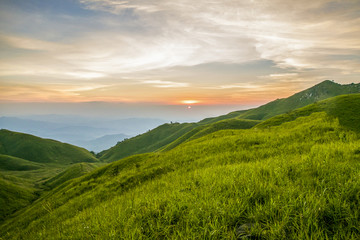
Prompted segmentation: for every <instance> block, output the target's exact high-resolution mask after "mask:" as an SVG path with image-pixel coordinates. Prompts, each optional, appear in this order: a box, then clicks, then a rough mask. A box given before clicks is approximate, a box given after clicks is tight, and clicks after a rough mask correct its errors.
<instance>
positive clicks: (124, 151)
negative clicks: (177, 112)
mask: <svg viewBox="0 0 360 240" xmlns="http://www.w3.org/2000/svg"><path fill="white" fill-rule="evenodd" d="M196 126H197V124H196V123H181V124H180V123H171V124H169V123H166V124H163V125H161V126H159V127H157V128H155V129H153V130H151V131H148V132H146V133H144V134H141V135H138V136H136V137H133V138H130V139H127V140H124V141H122V142H120V143H118V144H117V145H115V146H114V147H112V148H110V149H109V150H105V151H103V152H101V153H100V154H99V157H100V160H102V161H104V162H113V161H115V160H119V159H120V158H124V157H127V156H130V155H133V154H139V153H147V152H153V151H156V150H159V149H160V148H162V147H164V146H166V145H167V144H169V143H171V142H173V141H175V140H176V139H177V138H179V137H180V136H182V135H183V134H185V133H187V132H188V131H191V130H192V129H193V128H195V127H196Z"/></svg>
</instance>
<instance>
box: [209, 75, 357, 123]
mask: <svg viewBox="0 0 360 240" xmlns="http://www.w3.org/2000/svg"><path fill="white" fill-rule="evenodd" d="M352 93H360V83H358V84H347V85H341V84H338V83H335V82H332V81H329V80H326V81H323V82H321V83H319V84H317V85H315V86H313V87H311V88H308V89H306V90H304V91H301V92H298V93H296V94H294V95H292V96H290V97H288V98H283V99H277V100H275V101H272V102H269V103H267V104H265V105H262V106H260V107H258V108H254V109H249V110H243V111H235V112H231V113H229V114H227V115H223V116H219V117H216V118H208V119H204V120H203V121H205V122H207V123H209V122H216V121H218V120H223V119H230V118H243V119H254V120H265V119H269V118H271V117H274V116H276V115H279V114H283V113H287V112H290V111H292V110H295V109H297V108H301V107H304V106H306V105H309V104H312V103H315V102H317V101H321V100H324V99H327V98H331V97H335V96H338V95H343V94H352Z"/></svg>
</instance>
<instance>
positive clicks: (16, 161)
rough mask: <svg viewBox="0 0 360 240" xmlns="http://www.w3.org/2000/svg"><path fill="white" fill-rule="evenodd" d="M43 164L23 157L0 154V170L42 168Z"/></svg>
mask: <svg viewBox="0 0 360 240" xmlns="http://www.w3.org/2000/svg"><path fill="white" fill-rule="evenodd" d="M43 166H44V165H42V164H39V163H34V162H30V161H28V160H25V159H21V158H17V157H12V156H8V155H3V154H0V170H9V171H27V170H36V169H39V168H42V167H43Z"/></svg>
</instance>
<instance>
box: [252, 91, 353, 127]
mask: <svg viewBox="0 0 360 240" xmlns="http://www.w3.org/2000/svg"><path fill="white" fill-rule="evenodd" d="M359 109H360V94H351V95H341V96H337V97H334V98H330V99H326V100H323V101H321V102H317V103H313V104H310V105H308V106H306V107H303V108H299V109H297V110H295V111H292V112H289V113H286V114H281V115H278V116H275V117H273V118H271V119H268V120H266V121H264V122H262V123H260V124H258V125H257V126H256V127H259V128H265V127H270V126H277V125H280V124H282V123H284V122H288V121H293V120H294V119H296V118H298V117H303V116H309V115H310V114H312V113H314V112H326V113H327V114H328V115H330V116H333V117H335V118H337V119H338V120H339V122H340V124H341V125H342V126H344V127H347V128H348V129H350V130H353V131H356V132H360V112H359Z"/></svg>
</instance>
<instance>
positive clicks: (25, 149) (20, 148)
mask: <svg viewBox="0 0 360 240" xmlns="http://www.w3.org/2000/svg"><path fill="white" fill-rule="evenodd" d="M0 153H1V154H4V155H10V156H14V157H18V158H22V159H25V160H29V161H33V162H38V163H60V164H69V163H76V162H96V161H98V160H97V159H96V158H95V157H94V156H93V155H92V154H91V153H89V152H88V151H87V150H85V149H83V148H79V147H76V146H73V145H70V144H66V143H61V142H58V141H55V140H50V139H43V138H39V137H35V136H32V135H29V134H24V133H17V132H12V131H8V130H5V129H2V130H0Z"/></svg>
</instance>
